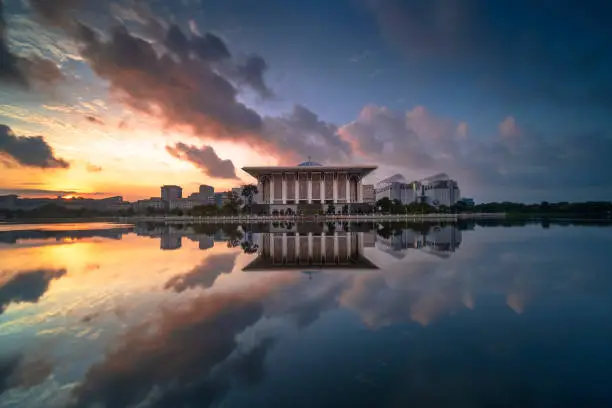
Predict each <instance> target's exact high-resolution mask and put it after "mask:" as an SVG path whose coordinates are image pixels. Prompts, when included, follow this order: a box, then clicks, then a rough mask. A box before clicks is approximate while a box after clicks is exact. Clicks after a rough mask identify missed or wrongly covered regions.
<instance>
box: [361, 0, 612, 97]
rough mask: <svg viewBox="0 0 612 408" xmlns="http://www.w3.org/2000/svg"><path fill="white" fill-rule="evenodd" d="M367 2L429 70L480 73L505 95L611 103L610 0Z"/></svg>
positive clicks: (483, 82)
mask: <svg viewBox="0 0 612 408" xmlns="http://www.w3.org/2000/svg"><path fill="white" fill-rule="evenodd" d="M364 2H365V4H366V5H367V7H368V8H369V9H370V10H371V11H372V12H373V15H374V16H375V18H376V20H377V21H378V24H379V26H380V29H381V31H382V32H383V33H384V34H385V36H386V37H387V38H389V39H391V41H392V42H393V43H395V44H396V45H398V46H399V47H400V48H401V49H402V50H403V51H404V52H405V54H406V56H407V57H408V58H409V59H410V64H411V67H416V68H420V69H421V72H422V73H424V74H426V73H427V71H435V72H436V73H440V72H441V71H444V70H448V73H449V74H450V75H453V74H457V73H461V74H466V75H467V76H465V77H464V80H466V81H467V80H472V79H474V78H476V79H475V82H474V84H477V85H479V86H481V87H482V89H484V90H486V91H489V92H491V91H496V92H497V93H496V95H497V97H500V96H501V97H502V98H504V100H506V101H513V102H523V101H525V100H531V101H534V100H542V99H544V100H547V101H549V102H553V103H561V104H564V105H572V106H576V105H581V104H584V103H588V104H591V105H597V106H600V107H604V108H608V109H609V108H610V107H612V104H611V102H612V99H611V98H610V95H612V79H611V78H610V75H609V74H607V73H608V72H610V71H611V70H612V57H611V56H610V53H609V51H608V50H609V49H610V47H612V30H610V27H609V22H608V20H607V18H606V17H604V16H608V15H610V13H611V12H612V6H611V5H610V4H609V3H607V2H601V1H600V2H598V1H592V2H588V3H586V4H585V3H584V2H580V1H577V0H569V1H565V2H563V7H558V5H557V4H555V3H552V2H537V3H534V2H531V1H527V0H518V1H513V2H511V3H509V4H503V5H502V4H496V5H489V4H486V3H485V2H482V1H478V0H467V1H461V2H457V1H449V0H432V1H428V2H422V1H400V0H364ZM451 71H452V72H451ZM444 72H446V71H444ZM468 78H470V79H468Z"/></svg>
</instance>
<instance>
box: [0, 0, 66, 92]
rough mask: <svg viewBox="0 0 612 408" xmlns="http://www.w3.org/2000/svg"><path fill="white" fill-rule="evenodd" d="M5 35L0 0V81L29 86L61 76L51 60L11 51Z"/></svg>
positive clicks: (55, 80)
mask: <svg viewBox="0 0 612 408" xmlns="http://www.w3.org/2000/svg"><path fill="white" fill-rule="evenodd" d="M6 35H7V31H6V21H5V19H4V3H3V2H1V1H0V83H5V84H8V85H14V86H19V87H22V88H29V87H30V86H31V85H32V82H36V83H42V84H53V83H55V82H57V81H59V80H60V79H62V78H63V74H62V72H61V71H60V69H59V68H58V67H57V65H55V63H53V62H52V61H49V60H47V59H44V58H41V57H38V56H29V57H23V56H19V55H16V54H14V53H13V52H11V50H9V47H8V43H7V38H6Z"/></svg>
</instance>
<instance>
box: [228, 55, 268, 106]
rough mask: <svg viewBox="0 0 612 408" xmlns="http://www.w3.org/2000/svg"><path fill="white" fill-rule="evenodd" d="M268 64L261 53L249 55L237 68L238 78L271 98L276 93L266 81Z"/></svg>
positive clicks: (264, 96) (262, 94)
mask: <svg viewBox="0 0 612 408" xmlns="http://www.w3.org/2000/svg"><path fill="white" fill-rule="evenodd" d="M267 69H268V64H267V63H266V61H265V60H264V59H263V58H262V57H260V56H259V55H251V56H249V57H248V58H247V59H246V61H245V62H244V63H243V64H240V65H238V66H237V68H236V73H237V78H238V80H239V81H242V82H244V83H245V84H247V85H248V86H250V87H251V88H252V89H253V90H255V91H256V92H257V93H258V94H259V96H261V97H262V98H264V99H267V98H271V97H272V96H274V93H273V92H272V90H271V89H270V88H268V86H267V85H266V82H265V81H264V73H265V72H266V71H267Z"/></svg>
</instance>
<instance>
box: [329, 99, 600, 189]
mask: <svg viewBox="0 0 612 408" xmlns="http://www.w3.org/2000/svg"><path fill="white" fill-rule="evenodd" d="M339 132H340V134H341V135H342V137H343V138H344V139H345V140H347V141H348V142H350V143H351V144H352V146H353V147H354V148H355V150H356V151H357V152H358V154H359V155H361V156H362V157H365V158H368V159H369V160H371V161H375V162H379V163H384V164H385V165H390V166H395V167H396V168H402V169H404V171H406V174H405V175H406V177H408V178H415V179H418V178H421V177H424V176H427V175H431V174H433V173H438V172H445V173H447V174H449V175H451V176H452V177H453V178H456V179H457V180H458V181H459V183H460V185H461V186H464V187H465V186H468V187H469V190H480V191H486V193H483V196H488V197H487V199H491V198H492V197H497V198H499V197H500V195H501V194H504V189H506V188H522V189H524V190H529V189H533V190H539V191H541V192H546V193H548V194H550V193H552V192H555V191H561V190H565V191H566V193H568V192H569V188H570V187H572V186H573V187H575V188H585V187H596V188H604V189H607V190H608V191H612V183H611V182H610V180H606V177H605V176H604V174H608V173H609V172H610V171H611V170H612V169H611V168H610V165H609V162H608V160H607V159H606V157H608V155H609V154H611V153H612V138H610V136H609V134H607V133H604V132H592V133H585V134H579V135H566V136H564V135H555V137H544V136H543V135H540V134H538V133H537V132H535V131H532V130H529V131H528V130H525V129H521V128H520V127H519V126H518V124H517V122H516V120H515V119H514V118H513V117H510V116H509V117H507V118H505V119H504V120H503V121H502V122H501V123H500V125H499V133H498V134H494V135H493V136H491V137H485V138H474V137H467V124H466V123H464V122H461V123H456V122H454V121H452V120H448V119H444V118H439V117H437V116H434V115H432V114H431V113H429V111H427V110H426V109H425V108H423V107H416V108H414V109H413V110H411V111H407V112H397V111H393V110H391V109H388V108H385V107H377V106H367V107H366V108H364V109H363V110H362V112H361V113H360V115H359V117H358V118H357V120H355V121H353V122H351V123H349V124H347V125H345V126H343V127H342V128H340V130H339ZM496 190H497V191H496ZM602 191H603V190H602ZM506 194H507V191H506ZM504 198H505V199H512V197H504ZM540 199H546V198H545V197H542V196H540Z"/></svg>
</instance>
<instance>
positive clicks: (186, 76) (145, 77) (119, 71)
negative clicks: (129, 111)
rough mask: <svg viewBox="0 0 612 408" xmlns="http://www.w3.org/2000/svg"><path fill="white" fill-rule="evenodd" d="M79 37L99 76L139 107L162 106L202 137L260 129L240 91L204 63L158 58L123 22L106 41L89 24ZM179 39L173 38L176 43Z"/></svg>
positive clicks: (232, 135) (174, 120) (171, 119)
mask: <svg viewBox="0 0 612 408" xmlns="http://www.w3.org/2000/svg"><path fill="white" fill-rule="evenodd" d="M77 38H78V40H79V41H80V43H81V45H82V54H83V56H84V57H85V58H86V59H87V60H88V62H89V64H90V65H91V67H92V69H93V70H94V71H95V72H96V74H97V75H98V76H100V77H101V78H103V79H106V80H108V81H109V82H110V84H111V87H112V88H113V89H114V90H115V91H117V92H118V93H119V94H120V95H121V96H122V98H123V100H124V101H125V102H126V103H127V104H129V105H130V106H132V107H133V108H135V109H138V110H140V111H144V112H148V113H153V112H155V111H158V110H159V111H161V113H162V115H164V117H165V119H166V121H167V122H168V124H170V125H178V126H188V127H190V128H192V129H193V130H194V132H196V133H199V134H202V135H206V134H215V135H217V136H218V137H224V138H233V139H236V138H238V137H239V135H242V136H243V137H245V138H246V137H247V136H248V134H250V133H249V132H257V131H258V130H259V129H260V127H261V118H260V117H259V115H258V114H257V113H256V112H255V111H253V110H251V109H249V108H247V107H246V106H245V105H244V104H242V103H240V102H238V100H237V94H238V91H237V89H236V88H235V87H234V86H233V85H232V84H231V82H229V81H228V80H227V79H225V78H224V77H222V76H221V75H220V74H218V73H217V72H216V71H215V70H214V69H213V68H212V66H211V65H210V64H209V63H208V62H206V61H202V60H200V59H191V58H180V59H178V60H175V59H173V58H171V57H170V56H169V55H167V54H165V55H161V56H160V55H158V53H157V52H156V51H155V49H154V45H153V44H151V43H149V42H147V41H145V40H142V39H140V38H137V37H135V36H133V35H132V34H131V33H130V32H129V31H128V30H127V29H126V28H125V27H122V26H120V27H115V28H114V29H112V31H111V33H110V37H109V39H108V40H106V41H104V40H101V39H100V38H99V37H98V35H97V34H96V33H95V32H94V31H93V30H92V29H91V28H90V27H88V26H85V25H79V27H78V34H77ZM180 42H181V40H177V39H174V40H173V44H174V46H177V47H179V45H178V44H179V43H180ZM251 140H253V137H251Z"/></svg>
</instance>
